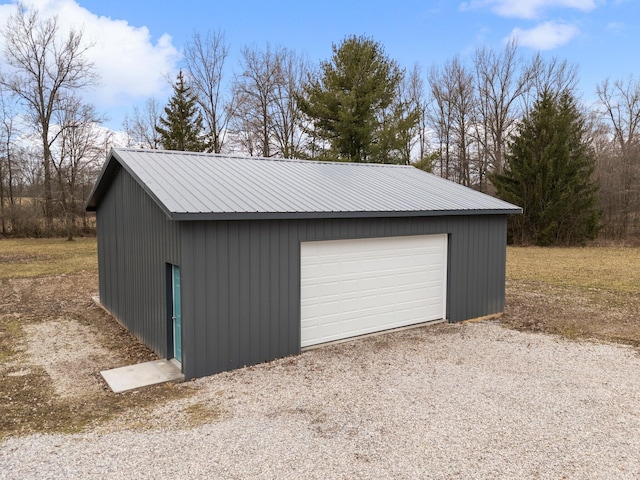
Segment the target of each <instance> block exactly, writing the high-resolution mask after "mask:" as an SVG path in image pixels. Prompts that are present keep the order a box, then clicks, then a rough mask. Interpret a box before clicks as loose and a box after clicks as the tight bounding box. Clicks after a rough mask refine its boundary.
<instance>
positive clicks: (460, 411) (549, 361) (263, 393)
mask: <svg viewBox="0 0 640 480" xmlns="http://www.w3.org/2000/svg"><path fill="white" fill-rule="evenodd" d="M176 388H185V389H193V390H194V392H195V393H194V394H193V395H190V396H188V398H186V399H183V400H179V401H175V402H170V403H169V404H167V405H165V406H164V407H162V408H160V409H157V410H154V411H150V412H138V413H136V414H127V415H125V416H123V417H122V418H119V419H117V420H116V421H114V422H111V423H109V424H107V425H104V426H102V427H100V428H99V429H96V430H93V431H91V432H87V433H83V434H79V435H34V436H28V437H20V438H10V439H7V440H5V441H4V442H3V443H2V444H0V478H11V479H13V478H15V479H31V478H33V479H57V478H60V479H63V478H64V479H67V478H132V479H133V478H135V479H144V478H149V479H158V478H212V479H213V478H225V479H226V478H229V479H248V478H262V479H287V478H303V479H312V478H317V479H356V478H367V479H370V478H394V479H415V478H434V479H445V478H473V479H476V478H478V479H481V478H491V479H495V478H518V479H521V478H553V479H557V478H575V479H587V478H588V479H594V478H595V479H597V478H615V479H626V478H629V479H638V478H640V435H638V432H640V358H639V356H638V354H637V352H636V351H635V350H634V349H632V348H630V347H625V346H620V345H611V344H597V343H590V342H571V341H567V340H563V339H561V338H558V337H553V336H548V335H543V334H528V333H521V332H517V331H513V330H507V329H504V328H503V327H501V326H499V325H498V324H496V323H491V322H484V323H468V324H463V325H438V326H433V327H427V328H417V329H412V330H406V331H402V332H396V333H393V334H389V335H382V336H377V337H369V338H366V339H362V340H358V341H354V342H349V343H344V344H340V345H333V346H329V347H325V348H321V349H317V350H311V351H307V352H305V353H304V354H302V355H300V356H296V357H290V358H285V359H281V360H278V361H275V362H271V363H268V364H263V365H260V366H257V367H251V368H245V369H242V370H238V371H235V372H229V373H224V374H220V375H215V376H212V377H208V378H205V379H200V380H197V381H194V382H186V383H184V384H182V385H180V386H178V387H176ZM188 425H196V426H193V427H191V426H188Z"/></svg>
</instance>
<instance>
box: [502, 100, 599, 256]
mask: <svg viewBox="0 0 640 480" xmlns="http://www.w3.org/2000/svg"><path fill="white" fill-rule="evenodd" d="M585 134H586V127H585V121H584V117H583V116H582V114H581V113H580V112H579V110H578V108H577V106H576V102H575V99H574V98H573V96H572V95H571V94H570V93H568V92H563V93H560V94H557V93H555V94H554V93H553V92H543V93H542V94H541V95H540V97H539V99H538V100H537V102H536V103H535V105H534V107H533V109H532V111H531V112H530V113H529V114H528V115H527V116H526V117H525V118H524V119H523V121H522V123H521V124H520V125H519V126H518V129H517V132H516V135H515V137H514V139H513V141H512V142H511V144H510V145H509V152H508V153H507V155H506V160H507V163H506V166H505V169H504V171H503V173H502V174H500V175H492V176H491V181H492V182H493V184H494V185H495V187H496V189H497V193H498V196H500V197H501V198H502V199H504V200H506V201H508V202H512V203H515V204H517V205H520V206H521V207H522V209H523V213H522V215H518V216H514V217H513V218H512V219H511V220H510V229H511V234H512V236H513V239H514V241H516V242H518V243H522V244H528V243H532V244H536V245H559V244H562V245H573V244H581V243H583V242H584V241H585V240H588V239H592V238H594V237H595V236H596V235H597V233H598V229H599V219H600V212H599V210H598V209H597V207H596V192H597V186H596V184H595V183H594V181H593V179H592V174H593V171H594V168H595V155H594V152H593V150H592V148H591V147H590V145H589V144H588V143H587V142H586V141H585V138H586V135H585Z"/></svg>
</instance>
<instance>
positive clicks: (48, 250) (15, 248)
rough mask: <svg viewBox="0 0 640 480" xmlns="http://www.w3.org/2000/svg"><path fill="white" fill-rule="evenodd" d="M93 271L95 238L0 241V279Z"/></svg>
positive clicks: (95, 265)
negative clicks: (69, 240)
mask: <svg viewBox="0 0 640 480" xmlns="http://www.w3.org/2000/svg"><path fill="white" fill-rule="evenodd" d="M97 271H98V257H97V249H96V239H95V238H78V239H76V240H73V241H71V242H68V241H66V240H65V239H59V238H54V239H10V240H7V239H3V240H0V279H3V278H33V277H41V276H45V275H71V274H74V273H79V272H97Z"/></svg>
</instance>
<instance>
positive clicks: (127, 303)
mask: <svg viewBox="0 0 640 480" xmlns="http://www.w3.org/2000/svg"><path fill="white" fill-rule="evenodd" d="M96 218H97V235H98V265H99V282H100V302H101V303H102V305H103V306H104V307H105V308H106V309H107V310H108V311H109V312H111V314H112V315H113V316H114V317H115V318H116V319H118V320H119V321H120V322H121V323H122V324H123V325H125V326H126V327H127V328H128V329H129V330H130V331H131V332H132V333H133V334H134V335H136V337H138V338H139V339H140V340H142V341H143V342H144V343H145V344H147V345H148V346H149V347H150V348H152V349H153V350H154V351H155V352H156V353H157V354H158V355H160V356H163V357H166V356H167V351H166V350H167V344H168V343H167V308H166V300H167V299H166V294H167V284H166V266H165V265H166V263H167V262H168V263H175V264H178V263H179V257H178V255H179V247H180V239H179V229H178V226H177V225H176V224H175V222H172V221H171V220H169V219H168V217H167V216H166V215H165V214H164V212H163V211H162V210H161V209H160V208H159V207H158V206H157V205H156V203H155V202H154V201H153V200H152V199H151V198H150V197H149V196H148V195H147V194H146V193H145V192H144V190H143V189H142V188H141V187H140V185H139V184H138V183H137V182H136V181H135V180H134V179H133V178H132V177H131V175H129V174H128V173H127V172H126V171H125V170H124V169H122V168H121V169H120V170H119V172H118V173H117V174H116V176H115V178H114V179H113V183H112V184H111V186H110V188H109V190H108V192H107V193H106V195H105V196H104V198H103V199H102V200H101V202H100V205H99V206H98V209H97V212H96Z"/></svg>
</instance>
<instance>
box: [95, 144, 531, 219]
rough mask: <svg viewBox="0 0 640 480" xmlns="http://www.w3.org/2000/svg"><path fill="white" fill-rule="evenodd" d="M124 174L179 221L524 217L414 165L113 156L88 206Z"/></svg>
mask: <svg viewBox="0 0 640 480" xmlns="http://www.w3.org/2000/svg"><path fill="white" fill-rule="evenodd" d="M120 167H122V168H124V169H126V170H127V171H128V172H129V173H130V174H131V175H132V176H133V177H134V178H135V179H136V181H137V182H138V183H139V184H140V185H141V186H142V188H144V189H145V190H146V191H147V192H148V193H149V195H151V197H152V198H153V199H154V200H155V201H156V202H157V203H158V205H159V206H160V207H161V208H162V209H163V210H164V211H165V213H166V214H167V215H168V216H169V217H170V218H172V219H174V220H207V219H211V220H215V219H220V220H221V219H251V218H309V217H324V218H327V217H334V218H337V217H359V216H378V217H382V216H386V217H389V216H424V215H469V214H510V213H520V212H521V209H520V208H519V207H517V206H515V205H512V204H510V203H507V202H504V201H502V200H499V199H497V198H494V197H491V196H489V195H485V194H483V193H480V192H477V191H475V190H472V189H470V188H467V187H464V186H462V185H458V184H456V183H453V182H450V181H448V180H445V179H443V178H440V177H437V176H435V175H431V174H429V173H426V172H423V171H421V170H418V169H417V168H414V167H412V166H409V165H382V164H363V163H340V162H318V161H311V160H290V159H276V158H257V157H234V156H227V155H215V154H206V153H191V152H176V151H164V150H140V149H120V148H118V149H112V151H111V153H110V154H109V157H108V159H107V162H106V163H105V166H104V167H103V169H102V173H101V174H100V177H99V179H98V181H97V182H96V185H95V187H94V189H93V191H92V192H91V195H90V197H89V200H88V202H87V209H88V210H96V208H97V206H98V204H99V203H100V201H101V199H102V197H103V196H104V195H105V194H106V191H107V190H108V188H109V186H110V184H111V181H112V179H113V176H114V175H115V174H116V173H117V171H118V169H119V168H120Z"/></svg>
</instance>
